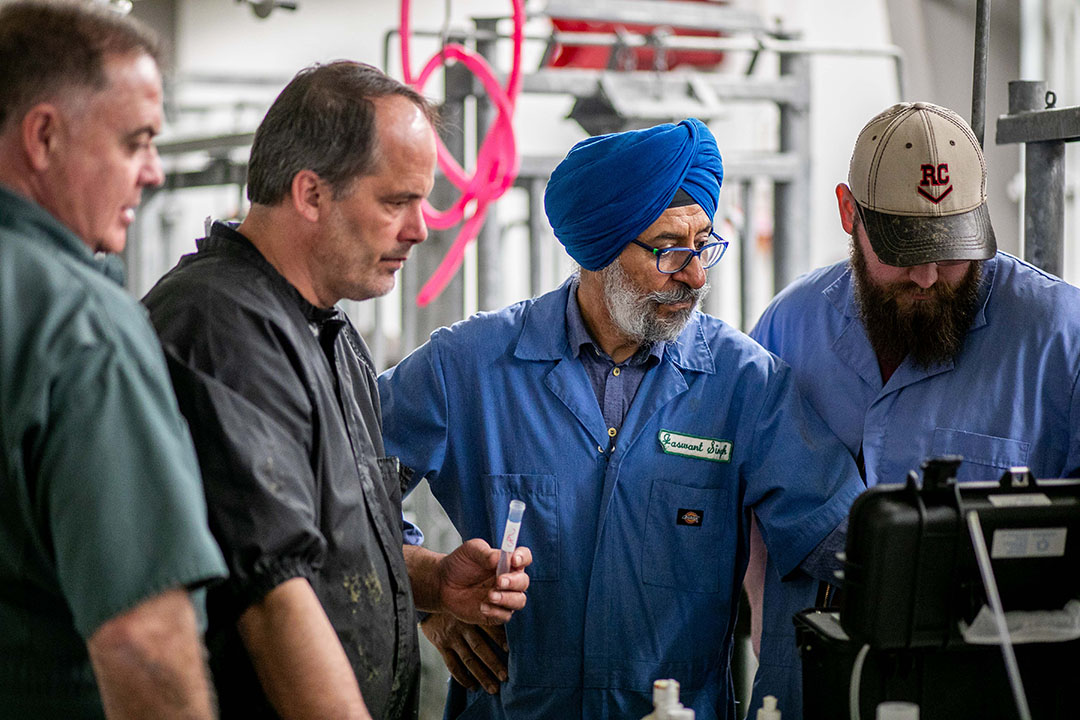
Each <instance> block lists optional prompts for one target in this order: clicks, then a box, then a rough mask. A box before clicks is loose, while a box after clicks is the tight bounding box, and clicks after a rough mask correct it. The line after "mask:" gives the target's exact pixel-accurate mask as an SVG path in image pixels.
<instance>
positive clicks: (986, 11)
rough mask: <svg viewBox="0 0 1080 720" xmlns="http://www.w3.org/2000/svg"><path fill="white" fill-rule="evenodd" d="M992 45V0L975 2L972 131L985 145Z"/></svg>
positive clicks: (980, 145)
mask: <svg viewBox="0 0 1080 720" xmlns="http://www.w3.org/2000/svg"><path fill="white" fill-rule="evenodd" d="M989 46H990V0H978V2H977V3H976V4H975V62H974V65H973V70H972V74H971V75H972V77H971V131H972V132H973V133H975V138H976V139H977V140H978V141H979V147H982V146H983V134H984V130H985V129H986V61H987V52H988V48H989Z"/></svg>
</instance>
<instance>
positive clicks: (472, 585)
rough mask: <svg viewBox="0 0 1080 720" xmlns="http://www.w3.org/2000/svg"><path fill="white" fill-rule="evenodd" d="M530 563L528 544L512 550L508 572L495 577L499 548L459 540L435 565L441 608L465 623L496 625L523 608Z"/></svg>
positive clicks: (478, 542) (475, 541) (530, 555)
mask: <svg viewBox="0 0 1080 720" xmlns="http://www.w3.org/2000/svg"><path fill="white" fill-rule="evenodd" d="M530 563H532V552H531V551H530V550H529V548H527V547H518V548H517V549H516V550H514V553H513V555H512V556H511V561H510V572H508V573H504V574H502V575H500V576H498V577H497V578H496V577H495V568H496V567H497V566H498V564H499V551H498V550H497V549H495V548H492V547H491V546H490V545H488V544H487V543H486V542H484V541H483V540H481V539H479V538H474V539H472V540H469V541H467V542H465V543H462V544H461V546H460V547H458V548H457V549H456V550H454V552H452V553H450V554H449V555H445V556H443V557H442V558H441V559H440V560H439V562H438V566H437V573H438V578H439V598H440V603H439V606H440V608H441V609H442V610H443V611H444V612H447V613H450V614H452V615H454V616H455V617H456V618H458V619H459V620H463V621H465V622H467V623H476V624H481V625H498V624H501V623H505V622H506V621H507V620H509V619H510V617H511V616H512V615H513V614H514V611H515V610H520V609H521V608H523V607H525V591H526V590H527V589H528V587H529V576H528V575H526V574H525V568H526V567H528V566H529V564H530Z"/></svg>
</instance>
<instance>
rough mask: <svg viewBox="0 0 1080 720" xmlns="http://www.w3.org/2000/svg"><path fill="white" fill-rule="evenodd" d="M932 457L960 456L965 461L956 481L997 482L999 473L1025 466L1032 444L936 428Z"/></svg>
mask: <svg viewBox="0 0 1080 720" xmlns="http://www.w3.org/2000/svg"><path fill="white" fill-rule="evenodd" d="M931 447H932V448H933V456H934V457H937V456H939V455H962V456H963V457H964V462H963V463H962V464H961V465H960V469H959V471H958V472H957V480H959V481H960V482H967V481H970V480H997V479H998V478H999V477H1001V473H1003V472H1005V471H1006V470H1008V469H1009V468H1011V467H1014V466H1017V465H1027V464H1028V456H1029V454H1030V451H1031V443H1029V442H1025V441H1023V440H1013V439H1012V438H1003V437H996V436H994V435H981V434H979V433H973V432H966V431H964V430H953V429H951V428H941V427H939V428H936V429H935V430H934V442H933V445H932V446H931Z"/></svg>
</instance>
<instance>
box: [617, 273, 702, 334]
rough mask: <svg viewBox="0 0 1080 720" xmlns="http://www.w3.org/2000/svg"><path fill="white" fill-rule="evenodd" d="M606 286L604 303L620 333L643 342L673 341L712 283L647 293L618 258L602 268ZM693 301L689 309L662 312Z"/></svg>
mask: <svg viewBox="0 0 1080 720" xmlns="http://www.w3.org/2000/svg"><path fill="white" fill-rule="evenodd" d="M599 274H600V280H601V282H602V283H603V287H604V305H605V306H606V307H607V310H608V314H609V315H610V316H611V320H612V322H613V323H614V324H615V327H616V328H618V330H619V332H621V333H622V334H623V335H625V336H626V337H627V338H629V339H630V340H633V341H634V342H636V343H638V344H639V345H647V344H651V343H655V342H671V341H673V340H675V339H676V338H678V337H679V334H680V333H681V332H682V331H683V328H685V327H686V323H688V322H689V321H690V316H691V315H693V313H694V310H695V309H697V306H698V303H700V302H701V301H702V300H703V299H704V298H705V296H706V295H708V293H709V284H708V283H706V284H704V285H702V286H701V287H700V288H698V289H697V290H694V289H693V288H691V287H689V286H687V285H681V287H679V288H677V289H675V290H670V291H667V292H647V293H643V292H641V291H639V290H638V289H637V288H636V287H634V285H633V283H632V281H631V280H630V276H629V275H627V274H626V271H625V270H623V268H622V265H620V264H619V262H618V260H616V261H615V262H613V263H611V264H610V265H608V266H607V267H606V268H603V269H602V270H600V271H599ZM683 302H690V303H692V304H691V305H690V307H688V308H686V309H685V310H679V311H678V312H674V313H666V314H664V315H661V314H660V306H661V305H668V304H672V303H683Z"/></svg>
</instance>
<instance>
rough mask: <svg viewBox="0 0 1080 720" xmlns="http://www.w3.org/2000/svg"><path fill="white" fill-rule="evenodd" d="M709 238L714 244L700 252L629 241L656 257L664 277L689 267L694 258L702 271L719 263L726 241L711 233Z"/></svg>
mask: <svg viewBox="0 0 1080 720" xmlns="http://www.w3.org/2000/svg"><path fill="white" fill-rule="evenodd" d="M709 237H710V238H713V240H714V241H715V242H710V243H706V244H705V245H703V246H702V247H701V249H700V250H694V249H692V248H688V247H677V246H676V247H668V248H654V247H653V246H651V245H646V244H645V243H643V242H641V241H640V240H637V239H634V240H631V241H630V242H632V243H634V244H635V245H637V246H638V247H641V248H645V249H646V250H648V251H649V252H651V253H652V254H653V255H655V256H656V269H657V270H659V271H660V272H662V273H664V274H665V275H674V274H675V273H677V272H679V271H680V270H682V269H683V268H685V267H686V266H687V265H689V264H690V261H691V260H693V259H694V258H700V259H701V267H702V269H704V270H708V269H709V268H711V267H712V266H713V265H715V264H716V263H718V262H720V258H722V257H724V253H725V252H727V247H728V241H727V240H725V239H723V238H722V237H720V236H719V235H717V234H716V233H715V232H712V231H710V232H709Z"/></svg>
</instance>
